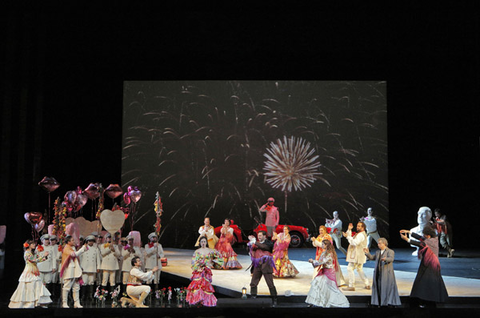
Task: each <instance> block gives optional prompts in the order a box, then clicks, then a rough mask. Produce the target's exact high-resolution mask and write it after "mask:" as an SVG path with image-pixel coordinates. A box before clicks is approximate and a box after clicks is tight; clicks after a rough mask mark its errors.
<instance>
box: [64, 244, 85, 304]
mask: <svg viewBox="0 0 480 318" xmlns="http://www.w3.org/2000/svg"><path fill="white" fill-rule="evenodd" d="M65 241H66V244H65V246H64V248H63V253H62V265H61V269H60V277H61V278H63V286H62V307H63V308H70V307H68V293H69V292H70V289H71V290H73V301H74V302H75V305H74V306H75V308H83V306H82V305H81V304H80V285H81V281H82V267H81V266H80V262H79V261H78V257H79V256H80V255H81V254H82V253H84V252H85V251H86V250H87V249H88V247H87V246H86V245H84V246H83V247H82V248H80V249H79V250H78V251H75V241H74V240H73V237H71V236H67V238H66V239H65Z"/></svg>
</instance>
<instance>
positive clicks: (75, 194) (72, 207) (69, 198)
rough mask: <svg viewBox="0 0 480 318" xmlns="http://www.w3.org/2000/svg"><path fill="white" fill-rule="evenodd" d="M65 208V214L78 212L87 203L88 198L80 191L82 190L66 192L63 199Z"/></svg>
mask: <svg viewBox="0 0 480 318" xmlns="http://www.w3.org/2000/svg"><path fill="white" fill-rule="evenodd" d="M63 199H64V201H63V202H64V203H65V206H66V207H67V212H68V213H71V212H72V211H75V212H78V211H80V210H81V209H82V208H83V206H84V205H85V204H86V203H87V200H88V196H87V195H86V194H85V192H84V191H83V190H82V188H80V187H77V189H76V190H72V191H67V193H65V196H64V197H63Z"/></svg>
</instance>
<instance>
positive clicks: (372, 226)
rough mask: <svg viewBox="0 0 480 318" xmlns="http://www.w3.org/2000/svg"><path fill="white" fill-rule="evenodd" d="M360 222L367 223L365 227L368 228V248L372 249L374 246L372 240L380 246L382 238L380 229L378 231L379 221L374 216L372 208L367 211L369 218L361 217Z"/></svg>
mask: <svg viewBox="0 0 480 318" xmlns="http://www.w3.org/2000/svg"><path fill="white" fill-rule="evenodd" d="M360 221H361V222H363V223H365V226H366V227H367V246H368V248H370V246H371V245H372V239H373V240H375V242H377V245H378V239H379V238H380V235H379V234H378V229H377V220H376V219H375V217H374V216H373V210H372V208H368V209H367V216H365V217H361V218H360Z"/></svg>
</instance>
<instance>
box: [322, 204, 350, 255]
mask: <svg viewBox="0 0 480 318" xmlns="http://www.w3.org/2000/svg"><path fill="white" fill-rule="evenodd" d="M325 227H327V228H330V236H331V237H332V239H333V241H334V242H335V246H337V248H338V249H339V250H340V251H342V253H343V254H345V255H347V251H346V250H345V249H344V248H343V247H342V220H340V219H339V218H338V211H333V219H325Z"/></svg>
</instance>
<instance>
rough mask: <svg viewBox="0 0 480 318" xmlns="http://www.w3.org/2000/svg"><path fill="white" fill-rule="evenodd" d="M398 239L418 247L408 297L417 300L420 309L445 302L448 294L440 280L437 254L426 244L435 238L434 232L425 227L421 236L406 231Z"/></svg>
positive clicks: (401, 232)
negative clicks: (417, 258)
mask: <svg viewBox="0 0 480 318" xmlns="http://www.w3.org/2000/svg"><path fill="white" fill-rule="evenodd" d="M407 234H410V236H412V237H413V238H415V239H416V240H418V242H417V241H414V240H411V239H409V238H408V236H407ZM400 237H401V238H402V240H404V241H407V242H409V243H410V244H413V245H416V246H418V247H419V251H418V257H419V258H421V261H420V266H419V267H418V272H417V276H416V277H415V281H414V282H413V286H412V291H411V293H410V297H411V298H416V299H418V300H419V305H420V307H422V308H423V307H425V306H427V305H428V306H429V307H430V306H431V307H435V306H436V303H443V302H445V301H446V300H447V298H448V292H447V289H446V287H445V283H444V282H443V278H442V273H441V268H440V261H439V260H438V256H437V255H438V250H437V254H435V252H434V251H433V250H432V248H431V246H430V244H428V241H429V240H434V239H435V238H436V234H435V230H434V229H433V228H432V227H430V226H427V227H425V228H424V229H423V236H420V235H418V234H416V233H414V232H410V231H408V230H401V231H400ZM437 244H438V241H437ZM437 248H438V245H437Z"/></svg>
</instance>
